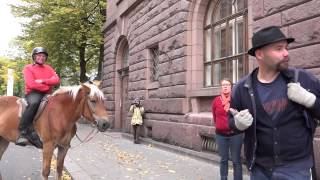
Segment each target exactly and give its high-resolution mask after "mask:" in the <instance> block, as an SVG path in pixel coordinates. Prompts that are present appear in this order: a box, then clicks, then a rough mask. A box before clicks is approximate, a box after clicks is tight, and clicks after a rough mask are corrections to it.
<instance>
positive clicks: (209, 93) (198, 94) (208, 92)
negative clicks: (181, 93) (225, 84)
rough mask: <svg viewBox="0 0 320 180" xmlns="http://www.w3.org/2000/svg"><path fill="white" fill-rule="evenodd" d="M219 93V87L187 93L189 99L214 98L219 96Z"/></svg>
mask: <svg viewBox="0 0 320 180" xmlns="http://www.w3.org/2000/svg"><path fill="white" fill-rule="evenodd" d="M220 91H221V88H220V87H211V88H202V89H198V90H190V91H188V96H189V97H205V96H216V95H219V94H220Z"/></svg>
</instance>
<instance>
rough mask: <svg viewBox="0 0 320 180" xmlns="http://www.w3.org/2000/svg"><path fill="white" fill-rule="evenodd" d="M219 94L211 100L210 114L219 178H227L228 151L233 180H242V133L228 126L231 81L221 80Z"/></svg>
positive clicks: (225, 179)
mask: <svg viewBox="0 0 320 180" xmlns="http://www.w3.org/2000/svg"><path fill="white" fill-rule="evenodd" d="M220 83H221V94H220V95H219V96H217V97H215V99H214V100H213V102H212V115H213V120H214V122H215V126H216V142H217V145H218V152H219V156H220V177H221V180H227V178H228V160H229V152H230V154H231V160H232V163H233V176H234V180H242V164H241V158H240V154H241V146H242V142H243V140H242V134H235V133H234V132H233V131H232V130H230V128H229V126H228V115H227V113H228V111H229V107H230V97H231V86H232V84H231V81H230V80H228V79H223V80H221V82H220Z"/></svg>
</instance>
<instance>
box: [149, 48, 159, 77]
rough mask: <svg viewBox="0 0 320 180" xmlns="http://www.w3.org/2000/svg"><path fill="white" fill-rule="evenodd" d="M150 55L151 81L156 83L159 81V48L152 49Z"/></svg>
mask: <svg viewBox="0 0 320 180" xmlns="http://www.w3.org/2000/svg"><path fill="white" fill-rule="evenodd" d="M150 55H151V59H150V80H151V81H152V82H155V81H158V79H159V48H158V47H153V48H150Z"/></svg>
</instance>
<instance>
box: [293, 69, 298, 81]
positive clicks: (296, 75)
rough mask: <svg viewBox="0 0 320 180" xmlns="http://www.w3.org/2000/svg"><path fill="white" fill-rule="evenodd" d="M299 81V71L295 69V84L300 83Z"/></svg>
mask: <svg viewBox="0 0 320 180" xmlns="http://www.w3.org/2000/svg"><path fill="white" fill-rule="evenodd" d="M298 80H299V69H297V68H294V79H293V81H294V82H295V83H297V82H299V81H298Z"/></svg>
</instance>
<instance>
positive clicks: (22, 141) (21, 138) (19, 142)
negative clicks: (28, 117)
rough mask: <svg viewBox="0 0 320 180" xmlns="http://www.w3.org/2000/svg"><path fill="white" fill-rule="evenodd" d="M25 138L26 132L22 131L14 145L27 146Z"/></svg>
mask: <svg viewBox="0 0 320 180" xmlns="http://www.w3.org/2000/svg"><path fill="white" fill-rule="evenodd" d="M27 136H28V132H27V130H22V131H21V132H20V135H19V137H18V138H17V140H16V145H20V146H25V145H27V143H28V142H29V140H28V138H27Z"/></svg>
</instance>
